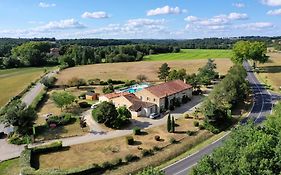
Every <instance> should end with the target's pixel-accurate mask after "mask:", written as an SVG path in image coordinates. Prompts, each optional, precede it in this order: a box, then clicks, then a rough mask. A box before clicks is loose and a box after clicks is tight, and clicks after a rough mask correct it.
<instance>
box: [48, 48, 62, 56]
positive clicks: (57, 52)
mask: <svg viewBox="0 0 281 175" xmlns="http://www.w3.org/2000/svg"><path fill="white" fill-rule="evenodd" d="M50 55H52V56H60V49H59V48H51V49H50Z"/></svg>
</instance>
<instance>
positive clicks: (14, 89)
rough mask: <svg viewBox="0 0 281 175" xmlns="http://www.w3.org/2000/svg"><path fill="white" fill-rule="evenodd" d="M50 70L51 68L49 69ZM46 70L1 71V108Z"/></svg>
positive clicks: (20, 69) (21, 69) (19, 69)
mask: <svg viewBox="0 0 281 175" xmlns="http://www.w3.org/2000/svg"><path fill="white" fill-rule="evenodd" d="M47 69H50V68H47ZM44 70H45V68H18V69H6V70H0V92H1V95H0V107H2V106H3V105H4V104H5V103H7V102H8V101H9V99H10V98H11V97H13V96H15V95H17V94H18V93H19V92H21V91H22V90H23V89H24V88H25V87H27V86H28V85H29V84H30V83H31V82H32V81H34V80H36V79H38V78H39V77H40V76H41V75H43V73H44Z"/></svg>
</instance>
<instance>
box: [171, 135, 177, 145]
mask: <svg viewBox="0 0 281 175" xmlns="http://www.w3.org/2000/svg"><path fill="white" fill-rule="evenodd" d="M169 142H170V143H171V144H174V143H177V141H176V139H175V138H174V137H171V138H170V140H169Z"/></svg>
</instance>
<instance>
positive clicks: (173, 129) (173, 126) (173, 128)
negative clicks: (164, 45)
mask: <svg viewBox="0 0 281 175" xmlns="http://www.w3.org/2000/svg"><path fill="white" fill-rule="evenodd" d="M175 127H176V123H175V118H174V116H173V117H172V122H171V132H172V133H174V132H175Z"/></svg>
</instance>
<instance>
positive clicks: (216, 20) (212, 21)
mask: <svg viewBox="0 0 281 175" xmlns="http://www.w3.org/2000/svg"><path fill="white" fill-rule="evenodd" d="M244 19H248V15H247V14H246V13H234V12H233V13H229V14H227V15H224V14H223V15H217V16H214V17H212V18H209V19H201V18H198V17H196V16H188V17H186V18H185V19H184V20H185V21H188V22H190V23H193V24H197V25H202V26H216V27H215V28H219V27H218V26H220V25H226V24H230V23H231V21H234V20H244ZM220 28H222V27H220Z"/></svg>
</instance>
